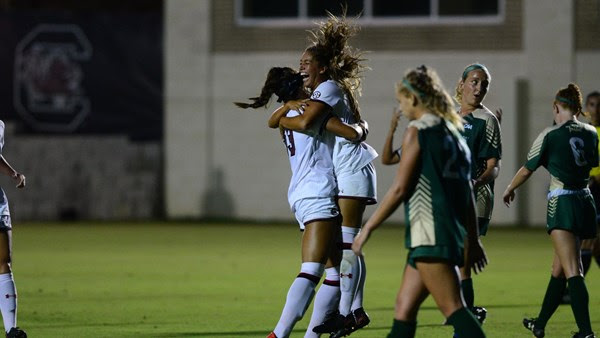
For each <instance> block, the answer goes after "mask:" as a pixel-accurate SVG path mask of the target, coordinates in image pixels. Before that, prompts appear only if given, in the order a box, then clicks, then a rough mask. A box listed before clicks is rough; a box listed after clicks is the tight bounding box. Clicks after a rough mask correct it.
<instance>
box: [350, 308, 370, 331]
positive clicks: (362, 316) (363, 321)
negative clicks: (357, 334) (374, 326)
mask: <svg viewBox="0 0 600 338" xmlns="http://www.w3.org/2000/svg"><path fill="white" fill-rule="evenodd" d="M352 314H353V315H354V321H355V322H356V325H355V329H354V331H356V330H358V329H362V328H363V327H365V326H367V325H369V323H370V322H371V319H370V318H369V315H368V314H367V313H366V312H365V309H364V308H362V307H360V308H358V309H356V310H354V311H353V312H352ZM354 331H353V332H354Z"/></svg>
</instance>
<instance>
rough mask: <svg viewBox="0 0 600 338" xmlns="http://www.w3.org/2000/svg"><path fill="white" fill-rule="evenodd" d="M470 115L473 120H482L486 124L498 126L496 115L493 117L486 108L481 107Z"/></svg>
mask: <svg viewBox="0 0 600 338" xmlns="http://www.w3.org/2000/svg"><path fill="white" fill-rule="evenodd" d="M472 114H473V117H474V118H476V119H480V120H484V121H485V122H486V123H495V124H499V123H498V118H497V117H496V115H494V113H492V112H491V111H490V110H489V109H488V108H487V107H486V106H481V108H478V109H475V110H474V111H473V113H472Z"/></svg>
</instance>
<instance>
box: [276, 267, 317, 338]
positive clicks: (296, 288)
mask: <svg viewBox="0 0 600 338" xmlns="http://www.w3.org/2000/svg"><path fill="white" fill-rule="evenodd" d="M324 267H325V266H324V265H323V264H321V263H313V262H307V263H302V267H301V268H300V274H298V277H296V279H294V282H293V283H292V285H291V286H290V289H289V291H288V293H287V298H286V300H285V306H284V307H283V311H282V312H281V317H280V318H279V322H278V323H277V326H275V330H273V332H274V333H275V335H277V337H279V338H286V337H289V336H290V333H291V332H292V329H293V328H294V325H295V324H296V322H297V321H299V320H300V319H302V317H303V316H304V313H305V312H306V309H307V308H308V305H309V304H310V301H311V300H312V297H313V296H314V294H315V287H316V286H317V284H318V283H319V280H320V279H321V276H323V269H324Z"/></svg>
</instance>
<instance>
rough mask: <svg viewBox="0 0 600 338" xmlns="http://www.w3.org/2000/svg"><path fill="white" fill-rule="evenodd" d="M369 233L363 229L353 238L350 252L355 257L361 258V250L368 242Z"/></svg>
mask: <svg viewBox="0 0 600 338" xmlns="http://www.w3.org/2000/svg"><path fill="white" fill-rule="evenodd" d="M369 236H370V231H368V230H365V229H364V228H363V229H362V230H361V231H360V232H359V233H358V235H357V236H356V237H354V241H353V242H352V251H354V254H355V255H357V256H362V255H363V252H362V248H363V246H364V245H365V244H366V243H367V241H368V240H369Z"/></svg>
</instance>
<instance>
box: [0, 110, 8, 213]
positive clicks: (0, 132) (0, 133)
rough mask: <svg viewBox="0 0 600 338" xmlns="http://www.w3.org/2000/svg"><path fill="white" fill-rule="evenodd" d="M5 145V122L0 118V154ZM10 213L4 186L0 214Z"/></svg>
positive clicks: (0, 196)
mask: <svg viewBox="0 0 600 338" xmlns="http://www.w3.org/2000/svg"><path fill="white" fill-rule="evenodd" d="M3 147H4V122H2V121H1V120H0V155H1V154H2V148H3ZM8 215H10V210H9V208H8V199H7V198H6V195H5V194H4V191H3V190H2V188H0V216H8Z"/></svg>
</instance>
